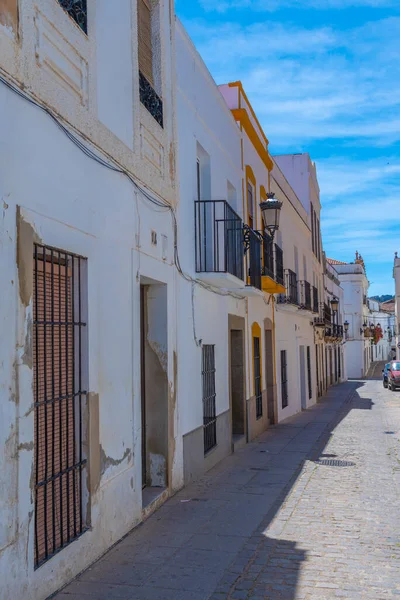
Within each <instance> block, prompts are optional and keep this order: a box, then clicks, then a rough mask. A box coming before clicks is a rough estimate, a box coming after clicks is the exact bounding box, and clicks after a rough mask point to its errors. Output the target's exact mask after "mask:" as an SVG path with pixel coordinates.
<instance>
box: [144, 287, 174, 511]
mask: <svg viewBox="0 0 400 600" xmlns="http://www.w3.org/2000/svg"><path fill="white" fill-rule="evenodd" d="M144 281H146V284H144V283H142V285H141V286H140V366H141V369H140V371H141V377H140V380H141V381H140V384H141V438H142V443H141V454H142V461H141V462H142V489H143V507H145V506H146V505H148V504H149V503H151V502H152V501H153V500H154V499H155V498H156V497H157V496H158V495H159V494H160V493H161V491H162V490H163V489H165V488H166V487H167V485H168V473H167V471H168V329H167V324H168V312H167V286H166V285H165V284H160V283H158V282H153V281H152V280H150V279H147V278H146V279H145V280H144ZM147 282H152V283H147Z"/></svg>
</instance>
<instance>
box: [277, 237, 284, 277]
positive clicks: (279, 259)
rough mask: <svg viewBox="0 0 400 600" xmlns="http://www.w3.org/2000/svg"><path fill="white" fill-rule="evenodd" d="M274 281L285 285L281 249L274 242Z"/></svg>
mask: <svg viewBox="0 0 400 600" xmlns="http://www.w3.org/2000/svg"><path fill="white" fill-rule="evenodd" d="M275 281H276V282H277V283H280V284H281V285H285V272H284V269H283V250H282V248H279V246H278V244H275Z"/></svg>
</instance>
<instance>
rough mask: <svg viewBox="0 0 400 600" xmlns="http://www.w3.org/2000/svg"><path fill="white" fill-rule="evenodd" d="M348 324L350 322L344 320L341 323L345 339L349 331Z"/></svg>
mask: <svg viewBox="0 0 400 600" xmlns="http://www.w3.org/2000/svg"><path fill="white" fill-rule="evenodd" d="M349 325H350V323H349V322H348V321H345V322H344V323H343V329H344V337H345V338H346V339H347V334H348V332H349Z"/></svg>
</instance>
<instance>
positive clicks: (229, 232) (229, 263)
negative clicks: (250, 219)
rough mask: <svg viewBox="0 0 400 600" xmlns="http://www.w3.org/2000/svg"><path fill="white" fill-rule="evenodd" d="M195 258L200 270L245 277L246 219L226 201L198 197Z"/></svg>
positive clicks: (196, 205) (240, 277) (197, 270)
mask: <svg viewBox="0 0 400 600" xmlns="http://www.w3.org/2000/svg"><path fill="white" fill-rule="evenodd" d="M194 208H195V259H196V272H197V273H230V274H231V275H234V276H235V277H238V278H239V279H242V280H243V278H244V264H243V251H244V241H243V222H242V219H241V218H240V217H239V216H238V215H237V214H236V213H235V211H234V210H233V209H232V208H231V206H230V205H229V204H228V202H226V200H197V201H196V202H195V203H194Z"/></svg>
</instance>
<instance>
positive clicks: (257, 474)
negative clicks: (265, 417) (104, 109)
mask: <svg viewBox="0 0 400 600" xmlns="http://www.w3.org/2000/svg"><path fill="white" fill-rule="evenodd" d="M380 370H381V365H380V364H377V365H376V368H375V369H374V371H373V376H376V379H369V380H365V381H351V382H348V383H346V384H343V385H340V386H337V387H334V388H331V389H330V391H329V393H328V395H327V396H326V398H324V400H323V401H322V402H321V403H320V404H318V405H317V406H315V407H313V408H312V409H310V410H308V411H306V412H303V413H302V414H300V415H297V416H296V417H294V418H291V419H290V420H288V421H286V422H285V423H283V424H281V425H279V426H276V427H273V428H271V429H269V430H268V431H267V432H266V433H265V434H263V435H262V436H261V437H260V438H258V440H256V442H254V443H251V444H249V445H248V446H247V447H245V448H244V449H243V450H240V451H239V452H237V453H236V454H234V455H232V456H231V457H229V458H228V459H226V460H225V461H223V462H222V463H221V464H220V465H219V466H218V467H217V468H215V469H213V470H212V471H211V472H209V473H208V474H207V475H206V476H204V477H203V478H202V479H201V481H199V482H197V483H196V484H194V485H191V486H190V487H187V488H185V489H184V490H182V491H181V492H180V493H178V494H177V495H176V496H174V497H173V498H171V499H170V500H169V501H168V502H167V503H166V504H165V505H164V506H163V507H162V508H161V509H160V510H159V511H158V512H156V513H155V514H154V515H153V516H152V517H151V518H150V519H148V520H147V521H146V522H145V523H144V524H143V525H141V526H140V527H138V528H137V529H136V530H134V531H133V532H132V533H130V534H129V535H128V536H127V537H126V538H125V539H124V540H122V541H121V542H120V543H119V544H117V545H116V546H115V547H114V548H113V549H111V550H110V551H109V552H108V553H107V554H106V555H105V556H104V557H103V558H102V559H101V560H100V561H98V562H97V563H96V564H95V565H93V566H92V567H91V568H90V569H88V570H86V571H85V572H84V573H82V574H81V575H80V576H79V577H78V579H77V580H75V581H74V582H73V583H72V584H70V585H69V586H68V587H67V588H65V589H64V590H63V591H62V592H61V593H59V594H58V595H57V596H56V598H57V600H74V599H78V598H79V599H83V600H84V599H85V598H87V599H88V600H90V599H91V598H92V599H97V600H106V599H111V598H120V599H126V600H128V599H129V600H207V599H210V600H228V599H229V600H266V599H270V600H280V599H287V600H295V599H296V600H297V599H306V600H324V599H328V598H329V599H330V598H346V599H353V598H354V599H358V600H359V599H373V600H379V599H382V600H383V599H386V598H395V597H396V598H397V597H400V525H399V508H400V502H399V491H400V490H399V482H400V452H399V448H400V446H399V436H400V433H399V431H400V392H390V391H388V390H385V389H384V388H383V386H382V382H381V380H380Z"/></svg>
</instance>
